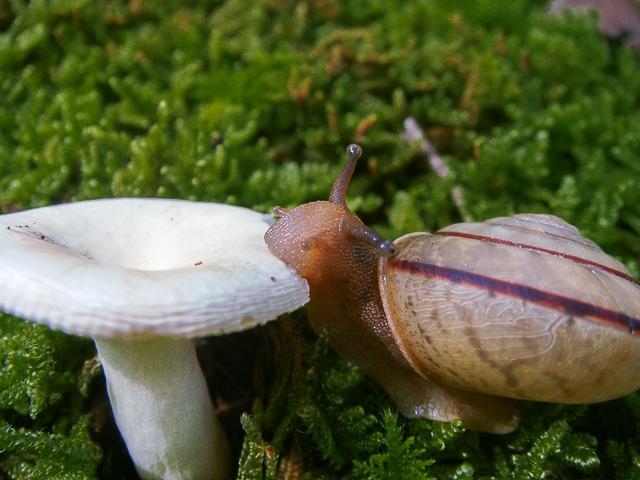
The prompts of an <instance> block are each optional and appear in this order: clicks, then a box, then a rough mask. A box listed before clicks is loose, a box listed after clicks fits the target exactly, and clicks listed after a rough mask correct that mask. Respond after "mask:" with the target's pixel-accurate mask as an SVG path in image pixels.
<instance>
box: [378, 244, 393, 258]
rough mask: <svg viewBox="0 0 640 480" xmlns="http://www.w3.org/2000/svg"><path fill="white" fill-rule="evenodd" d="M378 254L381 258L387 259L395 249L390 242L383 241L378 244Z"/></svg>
mask: <svg viewBox="0 0 640 480" xmlns="http://www.w3.org/2000/svg"><path fill="white" fill-rule="evenodd" d="M378 253H379V254H380V256H381V257H384V258H389V257H390V256H391V255H393V254H394V253H396V247H395V246H394V245H393V242H392V241H391V240H383V241H382V242H380V243H379V244H378Z"/></svg>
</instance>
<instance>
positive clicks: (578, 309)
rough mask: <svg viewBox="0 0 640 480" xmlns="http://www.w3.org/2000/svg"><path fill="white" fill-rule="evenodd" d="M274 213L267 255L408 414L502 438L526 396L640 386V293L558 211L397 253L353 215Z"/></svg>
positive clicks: (561, 397) (426, 237)
mask: <svg viewBox="0 0 640 480" xmlns="http://www.w3.org/2000/svg"><path fill="white" fill-rule="evenodd" d="M348 150H349V153H350V159H349V162H348V163H347V166H346V167H345V169H344V171H343V172H342V174H341V175H340V176H339V177H338V179H337V180H336V182H335V184H334V186H333V189H332V191H331V196H330V200H329V201H318V202H311V203H307V204H303V205H301V206H299V207H297V208H295V209H293V210H291V211H284V210H283V209H279V210H278V211H277V213H278V215H279V216H280V217H281V218H280V220H279V221H278V222H277V223H275V224H274V225H272V226H271V227H270V228H269V230H268V231H267V233H266V234H265V240H266V242H267V245H268V246H269V248H270V250H271V251H272V252H273V253H274V254H275V255H276V256H278V257H279V258H280V259H281V260H283V261H284V262H285V263H287V264H288V265H289V266H290V267H292V268H294V269H295V270H296V271H297V272H298V273H299V274H300V275H301V276H302V277H304V278H305V279H306V280H307V281H308V283H309V287H310V295H311V300H310V303H309V306H308V312H309V319H310V322H311V325H312V327H313V328H314V329H315V330H316V331H317V332H326V334H327V335H328V337H329V341H330V344H331V346H332V347H333V348H334V349H335V350H336V351H337V353H338V354H339V355H341V356H342V357H343V358H345V359H347V360H349V361H351V362H353V363H354V364H356V365H358V366H359V367H361V368H362V369H363V370H364V371H365V373H367V374H368V375H369V376H371V377H372V378H373V379H374V380H376V381H377V382H378V383H379V384H381V385H382V387H383V388H384V389H385V390H386V391H387V393H388V394H389V395H390V396H391V398H392V399H393V400H394V401H395V403H396V404H397V405H398V407H399V409H400V410H401V411H402V413H403V414H404V415H406V416H409V417H426V418H430V419H433V420H440V421H452V420H456V419H461V420H463V421H465V423H466V424H467V425H468V426H469V427H470V428H472V429H476V430H481V431H488V432H495V433H507V432H510V431H512V430H513V429H515V428H516V426H517V425H518V422H519V414H518V400H522V399H526V400H536V401H545V402H559V403H592V402H601V401H605V400H609V399H612V398H616V397H620V396H623V395H625V394H627V393H630V392H632V391H634V390H636V389H638V388H639V387H640V338H639V337H638V336H637V335H636V332H637V331H638V330H640V287H639V286H638V284H636V283H635V281H634V279H633V277H632V276H631V275H630V273H629V272H628V271H627V270H626V269H625V267H624V266H623V265H622V264H621V263H620V262H618V261H617V260H615V259H613V258H612V257H610V256H608V255H607V254H605V253H604V252H603V251H602V250H601V249H600V248H599V247H598V246H597V245H596V244H594V243H593V242H591V241H590V240H588V239H586V238H584V237H582V236H581V235H580V233H579V231H578V230H577V229H576V228H575V227H573V226H571V225H569V224H568V223H566V222H564V221H563V220H561V219H559V218H557V217H554V216H551V215H534V214H527V215H515V216H512V217H504V218H496V219H491V220H487V221H485V222H479V223H461V224H456V225H452V226H450V227H447V228H445V229H442V230H440V231H438V232H436V233H435V234H429V233H411V234H408V235H405V236H403V237H401V238H399V239H397V240H396V241H395V242H394V243H393V244H392V243H391V242H389V241H388V240H384V239H382V238H381V237H380V236H378V235H377V234H376V233H375V232H373V231H372V230H371V229H369V228H368V227H366V226H365V225H364V224H363V223H362V222H361V221H360V219H359V218H358V217H357V216H356V215H355V214H353V213H352V212H351V211H350V210H349V209H348V208H347V206H346V202H345V197H346V190H347V187H348V183H349V181H350V179H351V175H352V174H353V170H354V168H355V164H356V162H357V159H358V158H359V156H360V155H361V150H360V148H359V147H357V146H355V145H351V146H350V147H349V149H348Z"/></svg>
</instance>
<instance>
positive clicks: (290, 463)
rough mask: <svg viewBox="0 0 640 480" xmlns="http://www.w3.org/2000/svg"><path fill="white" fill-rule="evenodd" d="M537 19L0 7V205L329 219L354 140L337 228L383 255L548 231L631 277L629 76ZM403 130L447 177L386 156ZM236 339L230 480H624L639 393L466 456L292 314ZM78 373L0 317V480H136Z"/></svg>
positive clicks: (619, 49) (455, 435) (387, 8)
mask: <svg viewBox="0 0 640 480" xmlns="http://www.w3.org/2000/svg"><path fill="white" fill-rule="evenodd" d="M544 7H545V5H544V2H543V1H525V0H478V1H473V2H471V1H469V2H449V1H445V0H432V1H426V0H423V1H416V2H404V1H401V0H395V1H394V0H371V1H364V0H354V1H346V0H345V1H338V0H307V1H300V2H294V1H288V0H258V1H254V2H249V1H239V0H229V1H204V0H202V1H195V0H194V1H177V0H174V1H171V0H164V1H157V2H156V1H154V2H151V1H143V0H130V1H128V2H126V1H116V0H112V1H106V0H103V1H100V0H96V1H93V0H51V1H45V0H33V1H30V2H25V1H19V0H0V32H1V33H0V206H1V208H2V210H3V211H5V212H9V211H14V210H17V209H25V208H31V207H36V206H41V205H48V204H52V203H59V202H64V201H74V200H83V199H89V198H98V197H111V196H151V197H175V198H184V199H195V200H205V201H219V202H227V203H233V204H239V205H244V206H247V207H252V208H256V209H259V210H263V211H269V210H270V208H271V207H272V206H273V205H275V204H279V205H282V206H289V207H291V206H295V205H297V204H299V203H301V202H304V201H308V200H311V199H318V198H326V196H327V194H328V191H329V188H330V185H331V183H332V181H333V178H334V176H335V174H336V173H337V171H338V170H339V165H340V164H341V163H342V162H343V161H344V153H343V152H344V147H345V146H346V145H347V144H349V143H352V142H358V143H360V144H361V145H362V146H363V148H364V151H365V157H364V161H363V162H362V164H361V165H360V166H359V168H358V170H357V172H356V178H355V179H354V182H353V185H352V188H351V191H350V197H349V202H350V205H351V206H352V208H353V209H354V210H356V211H357V212H358V213H359V214H360V215H361V216H362V217H363V219H364V220H365V221H366V222H367V223H369V224H371V225H373V226H375V227H376V228H377V229H378V230H379V231H380V232H381V233H384V234H385V235H387V236H389V237H391V238H394V237H396V236H398V235H400V234H401V233H405V232H409V231H414V230H425V229H426V230H434V229H437V228H439V227H443V226H445V225H448V224H451V223H454V222H457V221H460V219H461V218H462V217H463V216H464V217H468V218H472V219H484V218H487V217H491V216H497V215H508V214H511V213H514V212H550V213H554V214H557V215H560V216H562V217H563V218H565V219H566V220H567V221H569V222H571V223H573V224H575V225H576V226H577V227H578V228H580V229H581V230H582V231H583V233H584V234H585V235H586V236H588V237H590V238H592V239H593V240H595V241H596V242H598V243H599V244H600V245H602V247H603V248H604V249H605V250H606V251H608V252H610V253H612V254H614V255H615V256H617V257H618V258H619V259H621V260H622V261H623V262H625V264H626V265H627V266H628V267H629V268H630V269H631V271H632V272H633V273H634V274H635V275H636V276H637V275H638V273H639V263H640V242H639V241H638V240H639V239H640V56H639V54H638V53H637V52H633V51H632V50H630V49H628V48H626V47H625V46H624V45H623V43H622V42H620V41H615V40H614V41H608V40H605V39H603V38H602V37H601V35H600V33H599V32H598V29H597V20H596V18H595V16H594V15H565V16H563V17H552V16H548V15H547V14H545V11H544ZM407 116H413V117H415V118H416V119H417V121H418V122H419V123H420V124H421V125H422V126H423V127H424V128H425V129H426V131H427V133H428V135H429V137H430V138H431V139H432V140H433V142H434V144H435V145H436V147H437V148H438V149H439V151H440V153H441V154H442V155H443V157H444V159H445V161H446V162H447V164H448V165H449V166H450V168H451V170H452V175H451V177H450V178H446V179H442V178H439V177H437V176H436V175H435V174H434V173H433V172H432V171H431V170H430V168H429V166H428V164H427V162H426V161H425V159H424V158H423V157H422V156H421V155H420V154H419V152H418V146H417V145H409V144H407V143H405V142H404V141H403V140H402V139H401V133H402V130H403V120H404V119H405V118H406V117H407ZM454 184H458V185H460V187H461V188H462V190H463V192H464V196H465V205H464V207H463V209H462V211H460V210H459V209H457V208H456V206H455V205H454V204H453V202H452V201H451V199H450V191H451V188H452V186H453V185H454ZM251 335H252V337H251V339H250V341H248V340H247V339H246V337H245V338H243V337H238V338H235V339H234V341H237V342H239V344H241V345H245V347H244V348H250V349H257V350H259V351H260V353H259V354H258V355H257V357H256V358H257V360H256V362H257V363H256V366H255V368H253V366H251V368H249V369H248V370H249V371H250V372H253V371H254V370H255V372H256V373H255V374H253V373H252V374H248V375H247V378H248V380H246V381H245V383H246V385H250V388H249V387H247V388H244V389H243V388H240V387H238V388H237V389H236V391H235V393H234V391H233V389H228V390H229V391H227V392H223V393H221V394H219V395H218V398H217V400H216V401H217V403H218V405H219V406H220V405H222V404H224V403H225V402H227V404H230V402H231V401H232V400H233V397H234V395H235V396H236V397H242V402H240V403H239V404H240V405H241V406H242V408H240V409H239V410H238V412H237V413H239V412H240V410H246V411H248V412H250V413H249V414H247V415H244V416H243V417H242V428H243V430H244V432H246V435H244V436H241V435H240V434H241V433H242V430H240V428H241V427H240V424H239V415H237V414H234V415H232V416H228V417H227V418H226V422H227V425H229V429H230V435H231V436H232V438H233V439H235V440H234V441H235V449H236V452H237V453H240V450H241V455H240V461H239V463H240V471H239V474H238V477H239V478H242V479H261V478H289V479H294V478H301V477H300V476H299V475H302V474H303V472H304V477H303V478H309V479H311V478H327V479H330V478H350V479H351V478H353V479H365V478H366V479H393V480H396V479H398V480H399V479H421V478H455V479H472V478H475V479H490V478H495V479H537V478H547V479H553V480H555V479H578V478H585V479H594V478H606V479H621V480H622V479H634V478H640V435H639V433H638V426H639V425H640V397H638V395H637V394H634V395H631V396H629V397H626V398H623V399H619V400H616V401H613V402H608V403H605V404H600V405H593V406H561V405H542V404H533V403H531V404H527V405H526V406H525V420H524V422H523V425H522V427H521V428H520V429H519V430H518V431H517V432H516V433H514V434H511V435H507V436H495V435H486V434H477V433H474V432H468V431H466V430H465V429H464V426H463V425H461V424H440V423H431V422H427V421H407V420H405V419H403V418H402V417H400V416H399V415H398V414H397V413H396V412H395V410H394V408H393V405H392V404H391V403H390V402H389V400H388V399H387V398H386V396H385V395H384V394H383V393H382V392H381V391H380V389H379V388H378V387H377V386H376V385H374V384H373V383H372V382H370V381H369V380H367V379H366V378H364V377H363V376H362V374H361V373H360V372H359V371H358V370H357V369H354V368H352V367H350V366H348V365H346V364H345V363H343V362H341V361H340V360H339V359H338V358H337V357H336V356H335V355H334V354H332V353H331V351H330V350H329V349H328V348H327V345H326V341H325V340H323V339H319V340H318V339H316V337H315V336H313V335H312V334H311V333H309V331H308V329H307V328H306V327H305V319H304V312H299V313H298V314H296V315H295V319H291V318H285V319H281V321H279V322H277V323H274V324H273V325H271V326H269V327H268V328H264V329H262V330H260V331H259V332H257V333H253V334H251ZM216 341H217V340H216ZM243 342H244V343H243ZM205 347H206V344H205V345H204V346H203V348H202V349H201V354H203V355H204V356H206V354H205V353H203V352H204V348H205ZM93 355H94V350H93V346H92V344H91V343H90V342H88V341H86V340H83V339H77V338H73V337H69V336H66V335H63V334H60V333H56V332H51V331H49V330H47V329H45V328H42V327H38V326H33V325H31V324H28V323H27V322H23V321H21V320H18V319H14V318H11V317H9V316H6V315H5V316H3V317H2V319H1V322H0V358H1V359H2V362H1V364H0V470H1V471H2V472H4V474H2V473H0V478H4V476H5V475H6V476H7V477H9V478H15V479H84V478H96V477H100V478H109V479H120V478H122V479H125V478H135V476H134V474H133V472H132V470H131V466H130V464H127V463H126V462H124V463H123V461H122V459H123V458H125V457H124V453H123V447H122V445H121V443H120V441H119V439H118V437H117V434H116V433H115V430H114V428H113V424H112V421H111V420H110V417H109V412H108V408H107V407H106V406H105V398H104V385H103V380H102V378H101V376H100V370H99V368H96V366H95V363H92V357H93ZM211 362H212V364H211V365H210V366H209V370H212V371H216V370H217V371H218V373H219V372H220V371H223V372H226V374H228V375H231V376H232V377H233V376H234V371H233V370H229V369H230V368H231V366H230V364H229V363H228V360H225V359H220V358H218V359H215V358H214V359H213V360H211ZM225 362H226V363H225ZM205 369H207V365H206V364H205ZM244 370H247V368H245V369H244ZM215 388H217V387H214V389H215ZM238 391H242V392H243V393H242V395H240V394H238ZM247 392H251V394H250V395H247ZM225 395H226V397H227V398H225ZM297 475H298V476H297Z"/></svg>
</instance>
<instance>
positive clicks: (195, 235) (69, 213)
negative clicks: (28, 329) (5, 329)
mask: <svg viewBox="0 0 640 480" xmlns="http://www.w3.org/2000/svg"><path fill="white" fill-rule="evenodd" d="M269 221H270V217H267V216H265V215H262V214H259V213H256V212H254V211H251V210H247V209H244V208H239V207H231V206H225V205H218V204H211V203H196V202H187V201H179V200H158V199H112V200H94V201H87V202H77V203H70V204H66V205H60V206H54V207H44V208H38V209H35V210H27V211H24V212H20V213H14V214H8V215H2V216H0V283H1V284H2V288H0V309H2V310H4V311H6V312H9V313H12V314H14V315H17V316H20V317H23V318H26V319H29V320H33V321H35V322H39V323H43V324H46V325H48V326H50V327H53V328H58V329H61V330H64V331H66V332H69V333H73V334H77V335H84V336H91V337H93V338H95V341H96V345H97V347H98V352H99V355H100V358H101V360H102V365H103V368H104V373H105V376H106V379H107V387H108V392H109V397H110V399H111V405H112V409H113V411H114V415H115V418H116V421H117V424H118V428H119V429H120V432H121V434H122V436H123V438H124V440H125V442H126V444H127V448H128V449H129V453H130V454H131V457H132V459H133V461H134V463H135V465H136V468H137V469H138V472H139V473H140V475H141V476H142V477H143V478H162V479H221V478H224V476H225V474H226V473H227V468H228V447H227V444H226V439H225V436H224V433H223V431H222V429H221V426H220V425H219V423H218V421H217V419H216V417H215V415H214V413H213V408H212V405H211V401H210V399H209V395H208V391H207V385H206V383H205V380H204V376H203V374H202V372H201V370H200V366H199V365H198V361H197V358H196V355H195V350H194V345H193V342H192V340H191V339H192V338H194V337H199V336H205V335H216V334H222V333H227V332H233V331H237V330H243V329H245V328H250V327H252V326H254V325H257V324H261V323H264V322H267V321H269V320H271V319H273V318H275V317H277V316H278V315H279V314H281V313H284V312H287V311H291V310H294V309H296V308H298V307H300V306H301V305H303V304H304V303H306V302H307V300H308V288H307V285H306V282H305V281H304V280H302V279H300V278H299V277H298V276H297V275H296V274H295V273H293V272H292V271H291V270H289V269H288V268H287V267H286V266H285V265H284V264H283V263H282V262H281V261H280V260H278V259H277V258H276V257H275V256H273V255H272V254H271V253H270V252H269V251H268V249H267V247H266V245H265V244H264V240H263V235H264V232H265V230H266V228H267V227H268V224H269Z"/></svg>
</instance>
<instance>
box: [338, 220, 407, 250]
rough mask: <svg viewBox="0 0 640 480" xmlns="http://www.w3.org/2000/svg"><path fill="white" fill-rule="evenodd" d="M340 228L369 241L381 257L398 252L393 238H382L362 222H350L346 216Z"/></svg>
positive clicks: (346, 232) (351, 235)
mask: <svg viewBox="0 0 640 480" xmlns="http://www.w3.org/2000/svg"><path fill="white" fill-rule="evenodd" d="M340 230H342V231H343V232H344V233H345V234H346V235H348V236H350V237H352V238H358V239H361V240H364V241H365V242H367V243H369V244H370V245H371V246H373V247H375V249H376V252H377V254H378V255H379V256H381V257H384V258H389V257H391V256H392V255H393V254H394V253H395V252H396V249H395V247H394V245H393V242H392V241H391V240H386V239H384V238H382V237H381V236H380V235H378V234H377V233H376V232H374V231H373V230H371V229H370V228H369V227H367V226H365V225H362V224H361V223H354V222H350V221H348V219H346V218H345V219H343V221H342V223H341V225H340Z"/></svg>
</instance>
